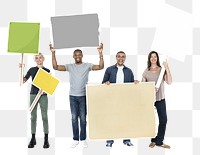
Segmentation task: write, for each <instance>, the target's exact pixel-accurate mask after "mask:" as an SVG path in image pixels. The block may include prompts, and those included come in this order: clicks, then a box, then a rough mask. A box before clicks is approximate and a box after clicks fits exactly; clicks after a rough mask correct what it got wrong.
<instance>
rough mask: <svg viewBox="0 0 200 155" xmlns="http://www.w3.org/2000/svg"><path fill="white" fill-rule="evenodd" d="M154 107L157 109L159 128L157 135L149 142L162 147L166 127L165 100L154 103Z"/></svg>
mask: <svg viewBox="0 0 200 155" xmlns="http://www.w3.org/2000/svg"><path fill="white" fill-rule="evenodd" d="M155 107H156V109H157V113H158V118H159V126H158V133H157V136H156V137H155V138H152V139H151V142H155V143H156V145H162V144H163V140H164V137H165V130H166V125H167V112H166V103H165V99H163V100H161V101H156V102H155Z"/></svg>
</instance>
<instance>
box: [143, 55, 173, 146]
mask: <svg viewBox="0 0 200 155" xmlns="http://www.w3.org/2000/svg"><path fill="white" fill-rule="evenodd" d="M163 66H164V67H165V74H164V76H163V79H162V82H161V85H160V88H159V89H156V101H155V104H154V106H155V107H156V109H157V113H158V118H159V126H158V133H157V136H156V137H155V138H152V139H151V143H150V145H149V147H151V148H153V147H154V146H161V147H163V148H168V149H169V148H170V146H169V145H166V144H164V143H163V140H164V136H165V130H166V124H167V112H166V102H165V93H164V81H165V82H166V83H167V84H171V83H172V76H171V73H170V69H169V67H168V64H167V62H163ZM160 71H161V65H160V62H159V56H158V53H157V52H155V51H151V52H150V53H149V55H148V61H147V68H146V69H145V71H144V73H143V74H142V82H150V81H154V82H155V83H156V82H157V80H158V77H159V74H160Z"/></svg>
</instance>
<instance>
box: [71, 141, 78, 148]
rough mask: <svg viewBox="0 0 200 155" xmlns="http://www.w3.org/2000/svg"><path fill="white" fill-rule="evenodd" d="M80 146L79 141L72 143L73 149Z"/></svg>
mask: <svg viewBox="0 0 200 155" xmlns="http://www.w3.org/2000/svg"><path fill="white" fill-rule="evenodd" d="M78 144H79V141H78V140H74V141H73V142H72V145H71V146H70V147H71V148H75V147H76V146H77V145H78Z"/></svg>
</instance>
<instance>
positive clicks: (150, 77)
mask: <svg viewBox="0 0 200 155" xmlns="http://www.w3.org/2000/svg"><path fill="white" fill-rule="evenodd" d="M160 71H161V69H160ZM160 71H158V72H151V71H149V70H148V69H145V71H144V73H143V74H142V76H143V78H144V79H145V80H146V82H155V84H156V83H157V81H158V77H159V75H160ZM164 98H165V93H164V78H163V79H162V82H161V84H160V88H159V90H158V92H156V101H160V100H162V99H164Z"/></svg>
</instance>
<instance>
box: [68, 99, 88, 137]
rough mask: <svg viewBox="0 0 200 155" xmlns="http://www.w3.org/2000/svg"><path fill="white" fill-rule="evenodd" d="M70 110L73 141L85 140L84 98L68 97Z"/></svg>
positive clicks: (85, 113)
mask: <svg viewBox="0 0 200 155" xmlns="http://www.w3.org/2000/svg"><path fill="white" fill-rule="evenodd" d="M69 99H70V109H71V114H72V129H73V139H74V140H79V139H80V140H85V139H86V124H87V122H86V115H87V112H86V111H87V110H86V96H71V95H70V96H69ZM78 118H79V120H80V128H81V131H80V137H79V124H78Z"/></svg>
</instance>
